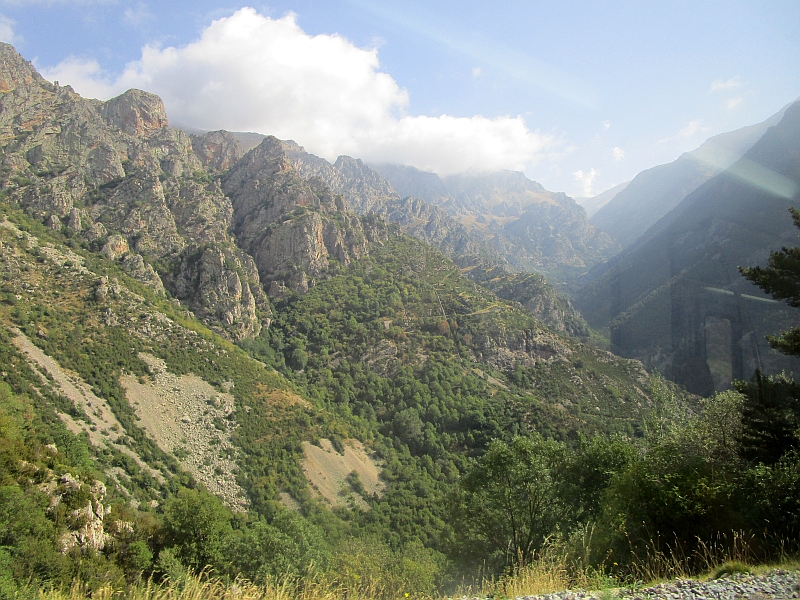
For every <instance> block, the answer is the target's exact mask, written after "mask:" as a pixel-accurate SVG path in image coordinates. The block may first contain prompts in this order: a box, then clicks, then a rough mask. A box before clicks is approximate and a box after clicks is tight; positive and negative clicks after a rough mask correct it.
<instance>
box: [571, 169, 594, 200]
mask: <svg viewBox="0 0 800 600" xmlns="http://www.w3.org/2000/svg"><path fill="white" fill-rule="evenodd" d="M599 174H600V172H599V171H598V170H597V169H589V170H588V171H575V172H574V173H572V176H573V177H574V178H575V181H577V182H578V183H579V184H580V185H581V193H582V194H583V196H586V197H588V196H594V179H595V177H597V176H598V175H599Z"/></svg>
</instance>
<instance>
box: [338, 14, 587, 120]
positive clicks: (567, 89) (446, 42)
mask: <svg viewBox="0 0 800 600" xmlns="http://www.w3.org/2000/svg"><path fill="white" fill-rule="evenodd" d="M347 2H349V3H350V4H351V5H353V6H356V7H358V8H360V9H362V10H364V11H366V12H369V13H371V14H373V15H375V16H377V17H380V18H382V19H384V20H386V21H389V22H391V23H394V24H395V25H399V26H400V27H403V28H405V29H408V30H410V31H412V32H414V33H416V34H417V35H420V36H423V37H425V38H427V39H429V40H431V41H433V42H436V43H438V44H441V45H443V46H445V47H447V48H449V49H450V50H453V51H455V52H457V53H459V54H462V55H464V56H467V57H469V58H470V59H472V60H474V61H479V62H481V63H483V64H484V65H488V66H491V67H493V68H494V69H497V70H498V71H502V72H503V73H505V74H506V75H508V76H509V77H512V78H513V79H516V80H518V81H522V82H524V83H526V84H530V85H533V86H535V87H537V88H539V89H541V90H543V91H545V92H548V93H550V94H554V95H556V96H559V97H561V98H563V99H565V100H568V101H570V102H572V103H574V104H577V105H579V106H582V107H584V108H589V109H594V108H597V101H596V97H597V92H596V90H595V89H594V88H593V87H592V86H590V85H589V84H587V83H586V82H584V81H582V80H580V79H578V78H577V77H574V76H572V75H570V74H568V73H564V72H563V71H561V70H559V69H557V68H555V67H553V66H552V65H550V64H548V63H546V62H544V61H542V60H539V59H537V58H533V57H531V56H528V55H526V54H523V53H522V52H519V51H517V50H514V49H512V48H509V47H508V46H505V45H504V44H500V43H497V42H495V41H493V40H489V39H487V38H486V37H484V36H481V35H480V34H478V33H476V32H472V31H464V30H457V29H455V28H453V27H448V26H445V25H444V24H441V23H437V24H436V25H433V24H432V23H433V22H434V21H435V19H433V18H424V17H423V16H421V15H420V16H414V15H411V14H409V13H408V12H406V11H402V10H398V9H396V8H394V7H389V6H387V5H386V4H384V3H382V2H375V1H374V0H370V1H367V0H347ZM416 12H417V13H419V11H416Z"/></svg>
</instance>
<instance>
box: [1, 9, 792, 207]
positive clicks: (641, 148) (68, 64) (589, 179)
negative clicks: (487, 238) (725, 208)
mask: <svg viewBox="0 0 800 600" xmlns="http://www.w3.org/2000/svg"><path fill="white" fill-rule="evenodd" d="M245 7H249V8H245ZM0 13H1V14H2V20H0V37H2V39H4V40H6V41H11V42H12V43H14V45H15V46H16V47H17V49H18V50H19V51H20V52H21V53H22V54H23V56H25V57H26V58H28V59H30V60H32V61H33V62H34V64H35V65H36V66H37V68H39V69H40V71H42V72H43V74H44V75H45V76H46V77H48V78H50V79H58V80H59V81H60V83H61V84H62V85H63V84H71V85H73V87H74V88H75V89H76V91H78V92H80V93H82V94H84V95H87V96H93V97H100V98H105V97H109V96H110V95H113V94H116V93H120V92H121V91H124V89H126V88H127V87H141V88H143V89H147V90H148V91H153V92H156V93H159V94H160V95H161V96H162V97H163V98H164V100H165V103H166V105H167V109H168V113H169V115H170V119H171V121H172V123H173V124H181V125H187V126H194V127H198V128H202V129H215V128H222V127H224V128H227V129H239V130H242V129H243V130H255V131H260V132H261V133H272V134H275V135H278V137H283V138H293V139H295V140H296V141H298V142H299V143H300V144H302V145H304V146H306V148H307V149H308V150H309V151H312V152H315V153H317V154H321V155H323V156H326V158H335V156H336V154H338V153H346V154H351V155H353V156H357V157H361V158H365V159H366V160H372V161H391V162H405V163H409V164H414V165H415V166H418V167H420V168H424V169H429V170H435V171H438V172H441V173H453V172H457V171H459V170H463V169H469V168H481V167H488V168H513V169H519V170H524V171H525V172H526V174H527V175H528V176H529V177H531V178H533V179H536V180H537V181H540V182H541V183H542V184H544V185H545V187H547V188H548V189H552V190H557V191H566V192H567V193H569V194H570V195H584V194H586V193H597V192H600V191H602V190H604V189H606V188H608V187H610V186H611V185H613V184H616V183H620V182H622V181H625V180H627V179H630V178H631V177H633V176H634V175H635V174H636V173H637V172H639V171H640V170H642V169H645V168H648V167H651V166H654V165H656V164H660V163H664V162H669V161H671V160H674V159H675V158H677V156H679V155H680V153H681V152H684V151H687V150H691V149H693V148H695V147H697V146H698V145H699V144H700V143H702V142H703V141H704V140H705V139H706V138H708V137H709V136H711V135H714V134H717V133H721V132H724V131H729V130H732V129H735V128H738V127H742V126H744V125H749V124H752V123H755V122H758V121H761V120H764V119H766V118H767V117H769V116H770V115H771V114H773V113H775V112H776V111H778V110H779V109H780V108H781V107H782V106H783V105H785V104H787V103H789V102H791V101H793V100H795V99H796V98H797V97H798V96H800V35H798V34H797V32H798V31H799V30H800V3H798V2H796V1H794V2H789V1H786V2H781V1H773V2H769V1H767V2H737V1H732V0H731V1H713V2H702V1H697V0H696V1H694V2H681V1H671V2H655V1H653V2H648V1H643V0H638V1H635V2H624V1H623V2H605V3H604V2H519V1H515V2H512V1H495V2H492V3H488V2H471V1H468V0H460V1H458V2H455V1H443V2H428V3H426V2H418V1H417V0H406V1H404V2H388V1H383V0H379V1H368V0H326V1H311V0H295V1H291V0H281V1H275V2H260V3H250V4H246V5H245V4H219V3H215V2H208V1H203V0H201V1H194V2H183V1H175V2H161V3H155V2H124V1H121V0H120V1H114V0H0Z"/></svg>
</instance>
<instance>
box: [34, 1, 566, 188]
mask: <svg viewBox="0 0 800 600" xmlns="http://www.w3.org/2000/svg"><path fill="white" fill-rule="evenodd" d="M44 73H46V76H47V77H48V78H50V79H58V80H59V81H60V82H61V83H69V84H72V85H73V87H74V88H75V89H76V90H77V91H78V92H80V93H84V94H86V95H95V96H97V97H100V98H104V97H105V98H107V97H110V96H111V95H114V94H118V93H121V92H123V91H124V90H126V89H128V88H131V87H137V88H140V89H145V90H148V91H151V92H154V93H157V94H159V95H160V96H161V97H162V98H163V100H164V103H165V105H166V107H167V111H168V114H169V116H170V118H171V120H172V121H173V122H177V123H181V124H185V125H191V126H194V127H198V128H202V129H228V130H232V131H258V132H261V133H267V134H272V135H275V136H277V137H279V138H283V139H294V140H296V141H297V142H299V143H300V144H302V145H304V146H305V147H306V148H307V149H308V150H309V151H310V152H313V153H315V154H319V155H322V156H324V157H325V158H328V159H333V158H335V157H336V156H337V155H338V154H350V155H352V156H358V157H360V158H363V159H365V160H370V161H379V160H380V161H391V162H404V163H409V164H413V165H414V166H417V167H419V168H423V169H430V170H434V171H436V172H439V173H441V174H449V173H455V172H459V171H464V170H468V169H499V168H512V169H523V168H525V167H527V166H530V165H531V164H533V163H534V162H536V161H537V160H538V159H539V158H540V156H541V153H542V151H543V150H544V149H546V148H547V147H548V146H549V145H551V144H552V143H553V138H552V137H551V136H547V135H542V134H540V133H539V132H537V131H530V130H529V129H528V127H527V126H526V124H525V121H524V119H523V118H522V117H519V116H518V117H498V118H492V119H490V118H485V117H482V116H480V115H476V116H473V117H454V116H449V115H442V116H440V117H426V116H409V115H406V114H405V113H404V109H405V108H406V106H407V105H408V93H407V92H406V91H405V90H404V89H402V88H400V86H399V85H398V84H397V82H396V81H395V80H394V79H393V78H392V77H391V76H390V75H388V74H387V73H382V72H381V71H380V63H379V60H378V51H377V49H376V48H359V47H357V46H355V45H354V44H352V43H351V42H350V41H348V40H346V39H345V38H343V37H341V36H339V35H336V34H333V35H317V36H310V35H308V34H306V33H305V32H304V31H302V29H301V28H300V27H299V26H298V25H297V22H296V19H295V16H294V15H293V14H289V15H287V16H285V17H282V18H280V19H271V18H269V17H265V16H263V15H260V14H259V13H257V12H256V11H255V10H254V9H252V8H242V9H240V10H238V11H237V12H235V13H234V14H233V15H231V16H230V17H226V18H222V19H218V20H216V21H214V22H213V23H211V25H209V26H208V27H207V28H206V29H205V30H204V31H203V32H202V34H201V36H200V38H199V39H197V40H195V41H194V42H192V43H190V44H188V45H187V46H184V47H181V48H174V47H167V48H158V47H154V46H145V47H144V48H143V49H142V57H141V59H140V60H138V61H135V62H132V63H130V64H128V65H127V67H126V69H125V71H124V72H123V73H122V74H121V75H120V76H119V77H117V78H116V79H115V80H113V81H110V80H109V79H108V78H107V77H105V76H104V74H103V72H102V70H101V69H100V67H99V65H98V64H97V63H96V62H93V61H86V60H81V59H76V58H74V57H73V58H69V59H67V60H66V61H64V62H62V63H61V64H59V65H57V66H55V67H53V68H51V69H44Z"/></svg>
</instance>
